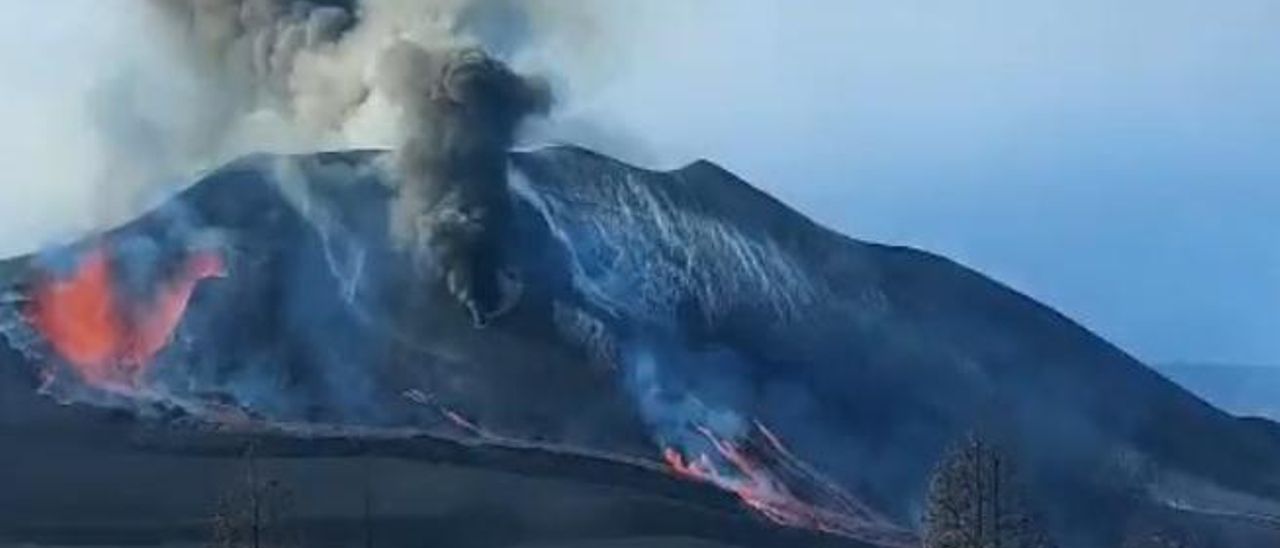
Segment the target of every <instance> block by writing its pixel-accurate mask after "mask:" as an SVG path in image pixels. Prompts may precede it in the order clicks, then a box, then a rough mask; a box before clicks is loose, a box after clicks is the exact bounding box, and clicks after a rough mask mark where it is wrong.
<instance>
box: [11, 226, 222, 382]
mask: <svg viewBox="0 0 1280 548" xmlns="http://www.w3.org/2000/svg"><path fill="white" fill-rule="evenodd" d="M224 274H225V272H224V265H223V262H222V258H221V256H219V255H218V254H216V253H215V252H212V251H202V252H197V253H195V254H194V255H192V256H190V257H188V258H187V259H186V261H185V262H184V263H183V265H182V268H181V269H180V270H179V271H178V273H177V275H175V276H174V277H173V278H171V279H168V280H163V281H161V282H158V283H157V284H156V285H157V287H155V288H154V290H153V291H152V293H151V295H150V296H149V297H148V298H145V299H142V301H141V302H134V301H133V300H131V299H129V298H127V297H124V296H123V294H122V293H121V292H119V291H118V290H117V289H116V285H115V282H114V276H113V272H112V265H111V261H110V258H109V255H108V252H107V248H106V247H105V246H99V247H96V248H94V249H92V250H90V251H89V252H87V253H86V254H85V255H84V256H83V257H81V258H80V260H79V264H77V265H76V267H75V269H74V270H73V271H72V272H71V273H70V274H69V275H62V276H59V275H55V274H53V273H42V275H41V276H40V278H39V279H38V280H37V281H36V284H35V287H34V289H33V291H32V295H31V297H32V299H31V304H30V306H29V307H28V308H27V310H26V315H27V318H28V321H30V323H31V325H32V326H34V327H35V328H36V329H37V330H38V331H39V332H40V333H41V334H42V335H43V336H44V337H45V339H47V340H48V342H49V344H50V346H51V347H52V348H53V350H54V352H56V353H57V354H58V356H59V357H60V358H62V359H63V360H65V361H66V363H67V364H68V365H69V366H71V368H72V369H74V371H75V373H76V374H77V375H78V376H79V377H80V379H81V380H82V381H84V382H86V383H88V384H90V385H93V386H96V387H99V388H104V389H117V390H118V389H128V388H135V387H136V386H137V384H138V382H139V380H140V379H141V378H142V376H143V374H144V373H145V372H146V371H147V367H148V366H149V364H150V363H151V361H152V358H154V357H155V355H156V353H157V352H159V351H160V350H161V349H162V348H164V346H165V345H166V344H167V343H168V341H169V339H170V337H171V336H172V335H173V331H174V329H175V328H177V326H178V322H179V321H180V320H181V319H182V315H183V313H184V312H185V311H186V308H187V301H188V300H189V299H190V297H191V293H192V291H194V290H195V286H196V284H197V283H199V282H200V280H203V279H205V278H210V277H215V276H222V275H224Z"/></svg>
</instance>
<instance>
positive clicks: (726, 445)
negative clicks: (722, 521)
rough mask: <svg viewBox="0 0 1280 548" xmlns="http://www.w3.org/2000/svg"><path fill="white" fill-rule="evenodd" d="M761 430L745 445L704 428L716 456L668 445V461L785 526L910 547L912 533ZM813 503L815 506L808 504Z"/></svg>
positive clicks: (686, 474)
mask: <svg viewBox="0 0 1280 548" xmlns="http://www.w3.org/2000/svg"><path fill="white" fill-rule="evenodd" d="M755 427H756V430H755V431H754V432H753V434H756V435H757V436H756V437H748V438H746V439H744V440H743V441H742V442H740V443H739V442H730V441H726V440H724V439H722V438H720V437H719V436H717V435H716V434H715V433H714V432H712V431H711V430H709V429H707V428H698V429H697V430H698V433H699V434H701V435H702V437H704V438H706V441H707V442H708V443H709V444H710V448H711V450H712V451H713V452H712V453H711V454H707V453H701V454H698V455H697V456H696V457H694V458H692V459H690V458H686V456H685V455H684V454H683V453H681V452H680V451H679V450H677V449H675V448H673V447H666V448H664V449H663V451H662V456H663V460H664V461H666V464H667V467H668V468H669V469H670V470H671V471H672V472H674V473H675V474H677V475H679V476H682V477H686V478H690V479H694V480H697V481H703V482H707V483H710V484H712V485H715V486H717V487H720V488H721V489H725V490H726V491H729V492H731V493H733V494H735V495H736V496H737V497H738V498H739V499H740V500H741V501H742V502H743V504H746V505H747V506H748V507H750V508H752V509H754V510H756V511H758V512H760V513H761V514H762V515H763V516H765V517H766V518H768V519H769V520H771V521H773V522H775V523H777V524H779V525H784V526H789V527H801V528H806V529H814V530H819V531H825V532H828V533H836V534H841V535H845V536H850V537H854V538H860V539H864V540H870V541H875V542H878V543H881V544H882V545H886V546H899V545H901V546H906V545H910V543H911V542H912V538H911V536H910V535H909V534H905V532H902V531H901V530H899V529H898V528H897V527H895V526H893V525H892V524H891V523H889V521H888V520H886V519H884V518H883V517H881V516H879V515H877V514H876V513H875V512H873V511H872V510H870V509H869V508H867V507H865V506H863V505H861V504H859V503H858V502H857V501H855V500H854V499H853V498H852V497H850V496H849V495H847V494H846V493H844V491H843V490H841V489H840V488H839V487H838V486H836V485H835V484H834V483H832V482H830V481H828V480H826V479H824V478H822V477H820V476H818V475H817V474H816V473H815V472H813V471H812V470H810V469H809V468H808V467H807V465H805V464H804V463H802V462H800V461H799V460H797V459H796V458H795V457H794V456H793V455H792V454H791V452H790V451H788V450H787V449H786V448H785V447H784V446H783V445H782V444H781V442H780V441H779V440H778V438H777V436H776V435H774V434H773V432H771V431H769V430H768V429H767V428H765V427H764V425H761V424H758V423H757V424H756V425H755ZM775 468H776V469H775ZM784 474H789V476H788V477H791V476H794V477H793V478H792V479H793V480H795V482H798V483H799V484H804V485H803V486H802V487H803V488H804V490H805V493H806V495H805V496H800V495H798V491H796V490H795V489H794V488H793V487H792V486H791V485H792V484H791V483H789V482H788V481H786V480H784V479H783V475H784ZM795 482H792V483H795ZM810 499H811V500H813V501H814V502H808V500H810ZM819 501H820V502H819Z"/></svg>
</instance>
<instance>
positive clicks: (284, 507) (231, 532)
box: [210, 443, 302, 548]
mask: <svg viewBox="0 0 1280 548" xmlns="http://www.w3.org/2000/svg"><path fill="white" fill-rule="evenodd" d="M243 458H244V461H245V474H244V481H243V482H242V483H236V484H234V485H232V486H231V487H230V488H229V489H228V490H227V491H226V492H225V493H224V494H223V495H222V497H221V500H219V502H218V507H217V510H216V512H215V514H214V516H213V542H212V544H211V547H210V548H300V547H301V545H302V543H301V539H300V538H299V537H298V535H297V534H296V533H295V532H293V531H289V530H288V529H287V528H286V527H285V524H286V522H287V520H288V519H289V517H290V513H291V512H292V509H293V494H292V493H291V492H290V491H289V490H288V489H287V488H286V487H285V486H284V485H283V484H282V483H281V482H280V481H278V480H275V479H268V480H264V479H263V477H262V474H261V471H260V470H259V463H258V458H257V445H256V444H254V443H251V444H250V445H249V446H248V447H247V448H246V450H245V454H244V457H243Z"/></svg>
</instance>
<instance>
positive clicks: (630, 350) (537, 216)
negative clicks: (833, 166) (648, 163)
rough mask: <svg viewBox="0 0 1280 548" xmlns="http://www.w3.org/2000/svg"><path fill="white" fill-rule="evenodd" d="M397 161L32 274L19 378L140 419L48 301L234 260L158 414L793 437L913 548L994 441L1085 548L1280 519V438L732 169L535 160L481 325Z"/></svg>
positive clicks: (789, 443) (673, 440)
mask: <svg viewBox="0 0 1280 548" xmlns="http://www.w3.org/2000/svg"><path fill="white" fill-rule="evenodd" d="M382 158H383V155H382V153H379V152H345V153H327V154H319V155H314V156H301V157H268V156H260V157H251V158H246V159H244V160H241V161H238V162H236V163H233V164H231V165H229V166H227V167H225V168H223V169H220V170H218V171H215V172H213V173H211V174H209V175H208V176H207V177H205V178H204V179H202V180H201V181H199V182H198V183H196V184H195V185H193V186H192V187H190V188H188V189H187V190H185V191H183V192H182V193H180V194H178V195H177V196H175V197H174V198H173V199H172V200H170V201H169V202H167V203H166V204H165V205H164V206H162V207H160V208H158V209H157V210H155V211H153V212H152V213H150V214H148V215H146V216H144V217H142V218H140V219H138V220H137V221H135V222H133V223H130V224H129V225H126V226H123V227H120V228H119V229H116V230H114V231H111V232H109V233H107V234H105V235H103V236H102V237H100V238H95V239H92V240H88V241H86V242H84V243H82V244H77V245H76V246H71V247H69V248H67V249H63V250H54V251H51V252H49V253H46V254H44V255H42V256H40V257H33V258H19V259H15V260H13V261H11V262H9V263H8V264H6V265H4V266H3V271H4V272H5V273H6V274H5V275H6V277H7V280H8V282H7V286H8V289H7V290H5V291H4V293H5V294H6V295H10V296H11V297H10V298H9V300H8V301H6V302H8V303H9V304H8V305H7V308H4V310H0V312H2V313H0V324H2V325H4V326H5V328H4V331H5V333H6V335H8V340H9V341H10V343H11V346H13V347H14V348H13V350H21V351H22V357H21V358H18V357H14V358H13V360H14V361H20V362H23V363H26V364H27V365H28V366H30V367H37V366H38V367H42V368H44V370H45V371H46V374H48V373H47V372H49V371H52V372H53V373H52V377H53V382H52V383H50V385H49V386H48V387H47V388H46V391H47V392H50V393H51V394H53V395H54V396H55V397H60V398H62V399H70V400H74V401H82V402H83V401H92V402H97V403H105V404H108V405H113V406H116V407H125V408H128V409H132V410H135V411H136V410H138V407H137V406H138V405H139V404H138V403H137V402H136V401H134V400H137V399H139V398H131V397H122V396H119V395H117V396H111V397H104V396H102V395H101V394H95V393H94V391H92V390H88V391H86V390H84V389H83V387H79V386H77V383H76V382H75V375H74V374H73V373H72V372H71V371H70V369H68V368H67V365H68V364H66V363H63V362H64V360H60V359H59V357H58V356H57V355H56V353H55V352H51V349H50V347H49V345H48V344H47V342H46V341H42V337H41V334H40V333H38V332H36V330H34V329H33V328H32V327H31V326H30V325H28V324H29V322H26V321H25V320H24V317H23V313H22V310H23V309H22V306H23V303H24V302H25V300H24V299H27V298H29V296H30V294H31V290H30V287H31V286H32V284H36V283H39V282H38V280H39V279H40V275H41V273H43V272H47V271H48V270H50V268H51V267H49V266H47V265H49V264H51V263H56V262H57V259H58V257H62V256H66V255H69V256H71V257H72V259H71V262H72V263H74V262H75V261H74V257H76V256H83V254H84V253H85V251H84V250H85V249H87V248H89V247H91V246H98V247H105V248H106V249H108V250H109V252H110V255H111V258H112V259H111V260H112V264H113V265H114V268H115V270H114V271H116V272H120V273H121V274H120V276H119V278H120V281H118V282H117V283H118V284H120V285H121V286H123V287H124V289H121V292H122V294H129V293H128V291H127V290H128V288H129V287H135V286H136V288H137V289H136V290H135V291H136V292H137V293H138V294H140V295H145V294H146V293H147V291H148V288H150V287H154V286H155V285H156V281H155V280H164V279H167V277H169V276H171V275H172V272H174V271H175V269H177V268H178V267H177V266H175V265H179V264H181V262H182V260H183V259H184V257H187V256H189V255H190V254H191V253H192V252H193V250H201V249H214V250H217V252H218V253H220V254H221V256H222V257H223V260H224V261H226V263H227V275H226V277H224V278H218V279H209V280H205V281H202V282H201V283H200V284H199V285H198V286H197V287H196V289H195V292H194V294H193V295H192V298H191V301H190V305H189V306H188V309H187V311H186V314H185V315H184V317H183V320H182V323H181V325H180V326H179V327H178V330H177V332H176V334H175V337H174V340H173V342H172V343H171V344H169V345H168V346H167V347H166V348H165V349H164V350H163V351H162V352H161V353H160V354H159V355H157V356H156V358H155V361H154V363H152V364H151V366H150V368H149V370H148V373H147V375H146V377H145V379H144V380H143V384H144V386H145V388H146V389H145V390H143V391H142V392H144V393H145V394H146V397H145V398H141V399H145V400H146V402H147V404H146V405H147V407H146V410H145V411H146V413H147V414H150V416H161V417H167V416H171V415H172V414H173V413H175V412H176V413H178V414H183V413H188V414H192V415H194V416H198V417H200V418H201V419H207V418H208V415H209V413H210V409H215V408H216V409H232V410H235V412H236V413H240V414H243V415H245V416H248V417H254V418H260V419H263V420H268V421H274V422H288V423H294V424H298V423H303V424H342V425H348V426H353V427H378V428H397V427H408V428H413V429H416V430H417V431H422V432H433V433H440V432H444V433H450V432H451V433H453V434H459V433H460V434H464V435H466V434H470V435H479V436H481V437H488V438H492V439H502V440H517V441H519V442H530V443H533V444H535V445H538V446H546V447H572V448H576V449H579V450H584V451H589V452H592V453H601V454H608V455H614V456H617V457H619V458H624V459H648V460H655V461H656V460H658V459H659V457H660V455H661V450H662V449H663V448H668V449H671V448H674V449H675V450H676V451H678V452H679V453H680V454H683V455H684V456H685V457H686V458H690V459H693V458H694V457H695V456H696V455H697V454H698V453H699V452H701V453H707V454H710V455H711V457H712V460H713V462H714V464H715V465H716V466H718V467H723V466H725V462H724V460H725V459H724V458H723V457H718V456H716V455H715V453H714V449H715V447H714V443H712V442H709V441H708V439H706V438H704V437H703V435H702V434H703V433H704V432H709V433H710V434H713V435H714V436H715V437H718V438H720V439H723V440H727V441H728V442H729V443H730V444H731V445H734V446H737V445H738V444H745V443H746V440H747V439H748V438H749V437H751V436H752V435H756V437H757V438H759V437H760V436H759V435H758V434H759V433H761V432H765V433H768V434H776V436H777V437H778V438H779V439H780V440H781V441H782V443H784V444H785V447H786V451H788V452H790V453H792V454H794V455H796V456H797V457H798V458H799V459H800V460H802V461H804V462H805V463H807V467H806V468H805V469H809V468H812V469H815V470H816V471H817V472H818V473H817V474H812V475H808V476H804V477H799V476H797V477H788V476H781V477H782V480H783V481H784V483H786V484H787V486H788V488H789V489H790V490H791V491H792V492H793V493H794V494H796V495H797V497H799V498H801V499H804V500H805V501H806V502H811V503H813V504H815V505H817V506H818V507H821V508H826V509H834V510H835V511H837V512H841V513H843V514H845V515H849V516H854V518H855V519H856V520H861V522H863V523H865V524H866V525H867V527H868V528H869V530H880V529H877V528H882V529H883V530H884V531H886V532H887V533H886V534H890V536H892V529H893V526H892V525H891V523H892V524H897V526H899V527H905V528H915V527H917V525H918V520H919V513H920V512H921V503H922V500H923V496H924V490H925V487H926V485H927V481H928V475H929V472H930V470H931V468H932V467H933V465H934V464H935V462H936V461H937V460H938V458H939V456H940V455H941V454H942V452H943V450H944V449H945V447H946V446H947V445H948V444H949V443H951V442H953V441H954V440H956V439H957V438H958V437H960V436H961V435H963V434H965V433H966V432H969V431H980V432H982V433H984V435H986V436H989V437H991V438H993V439H995V440H996V441H999V442H1000V443H1002V444H1004V445H1005V446H1006V447H1007V449H1008V450H1009V451H1010V453H1011V454H1013V455H1015V457H1016V460H1017V462H1018V464H1019V468H1020V469H1021V470H1022V471H1023V473H1024V476H1025V477H1026V479H1027V481H1028V483H1029V485H1030V487H1031V490H1032V497H1031V498H1032V499H1033V500H1034V501H1036V503H1037V504H1038V506H1039V507H1040V509H1041V510H1042V512H1043V513H1044V514H1045V516H1046V517H1047V519H1048V522H1049V523H1050V524H1051V525H1052V529H1053V531H1054V533H1055V535H1056V536H1057V537H1058V539H1059V541H1060V542H1061V543H1063V544H1066V545H1068V546H1100V545H1109V544H1111V543H1113V542H1114V541H1115V539H1116V538H1117V537H1118V536H1119V535H1122V534H1124V531H1125V530H1126V529H1127V528H1128V527H1129V525H1128V521H1129V518H1130V516H1136V515H1138V514H1139V513H1141V514H1142V515H1144V516H1147V515H1165V514H1166V513H1167V514H1170V515H1172V512H1173V510H1172V509H1173V508H1174V507H1176V510H1177V511H1181V512H1191V513H1193V514H1195V515H1197V516H1200V517H1199V518H1197V519H1201V518H1202V519H1204V520H1209V521H1212V520H1213V519H1214V518H1213V517H1214V516H1232V517H1231V518H1230V519H1237V520H1240V519H1243V520H1253V521H1250V523H1254V522H1255V521H1257V519H1255V518H1258V517H1259V516H1265V515H1268V514H1270V515H1276V514H1277V513H1280V440H1278V439H1277V437H1276V436H1274V435H1269V434H1268V433H1267V432H1268V431H1267V430H1265V429H1260V428H1257V427H1256V425H1252V424H1250V423H1247V422H1242V421H1239V420H1237V419H1234V418H1232V417H1230V416H1229V415H1227V414H1225V413H1222V412H1221V411H1218V410H1217V409H1214V408H1213V407H1210V406H1209V405H1207V404H1204V403H1202V402H1201V401H1199V400H1198V399H1196V398H1194V397H1193V396H1191V395H1190V394H1188V393H1187V392H1186V391H1184V390H1182V389H1181V388H1179V387H1177V386H1176V385H1174V384H1172V383H1170V382H1168V381H1166V380H1165V379H1163V378H1162V377H1160V376H1159V375H1157V374H1155V373H1153V372H1152V371H1150V370H1149V369H1147V368H1146V367H1145V366H1144V365H1143V364H1141V363H1139V362H1138V361H1136V360H1134V359H1133V358H1132V357H1130V356H1128V355H1127V354H1125V353H1124V352H1123V351H1121V350H1119V349H1117V348H1115V347H1114V346H1112V345H1110V344H1108V343H1107V342H1106V341H1104V340H1102V339H1100V338H1098V337H1097V336H1095V335H1093V334H1091V333H1090V332H1088V331H1087V330H1086V329H1084V328H1082V327H1080V326H1079V325H1076V324H1075V323H1073V322H1072V321H1070V320H1069V319H1068V318H1065V317H1063V316H1062V315H1060V314H1058V313H1056V312H1055V311H1053V310H1051V309H1049V308H1047V307H1045V306H1043V305H1041V304H1039V303H1036V302H1035V301H1033V300H1031V299H1029V298H1027V297H1025V296H1023V295H1020V294H1018V293H1016V292H1014V291H1012V290H1010V289H1009V288H1007V287H1004V286H1002V285H1000V284H998V283H996V282H993V281H991V280H990V279H987V278H985V277H983V276H982V275H980V274H978V273H976V272H973V271H971V270H969V269H966V268H964V267H962V266H960V265H957V264H955V263H953V262H951V261H948V260H946V259H944V258H941V257H938V256H935V255H930V254H927V253H923V252H920V251H916V250H912V249H907V248H899V247H886V246H880V245H875V244H869V243H864V242H860V241H856V240H852V239H849V238H847V237H844V236H841V235H839V234H837V233H834V232H832V231H829V230H827V229H825V228H822V227H820V226H818V225H816V224H814V223H812V222H810V221H809V220H807V219H805V218H804V217H803V216H801V215H799V214H798V213H796V212H794V211H792V210H790V209H789V208H787V207H786V206H784V205H783V204H781V203H779V202H777V201H776V200H774V199H772V198H770V197H769V196H767V195H766V194H764V193H762V192H760V191H759V190H757V189H755V188H753V187H751V186H750V185H748V184H747V183H745V182H743V181H741V180H739V179H737V178H736V177H734V176H733V175H732V174H730V173H728V172H726V171H724V170H723V169H721V168H719V167H717V166H714V165H712V164H710V163H706V162H698V163H694V164H691V165H689V166H687V167H685V168H682V169H679V170H676V171H672V172H654V171H648V170H643V169H639V168H635V167H632V166H629V165H626V164H623V163H620V162H617V161H615V160H612V159H609V158H606V157H602V156H599V155H596V154H594V153H591V152H588V151H585V150H581V149H576V148H549V149H542V150H537V151H532V152H519V153H514V154H513V155H512V158H511V162H512V176H513V192H512V195H513V198H512V199H513V206H514V208H513V209H514V211H515V218H514V219H513V222H511V223H509V225H510V227H511V229H510V230H511V233H510V234H509V235H508V237H507V238H506V239H505V241H506V242H507V244H506V245H507V246H508V250H507V255H508V256H509V257H511V261H512V263H513V264H512V265H510V266H511V267H512V268H513V270H514V271H516V272H518V273H519V283H520V287H521V293H520V294H521V300H520V301H519V303H518V305H517V306H516V307H515V308H514V309H513V310H511V312H510V313H509V314H507V315H505V316H503V317H501V318H499V319H498V321H497V322H496V323H495V324H494V325H492V326H490V327H488V328H485V329H476V328H475V327H474V326H472V324H471V322H470V320H469V318H468V315H467V313H466V311H465V310H463V309H462V307H460V306H459V305H458V304H457V303H456V302H454V301H453V300H452V299H451V298H450V297H449V296H448V294H447V292H446V291H444V290H443V289H442V288H441V287H440V284H439V283H437V282H436V281H435V277H434V276H433V275H432V273H431V272H429V271H419V270H417V269H415V268H414V267H413V266H411V261H409V260H408V259H406V257H405V253H404V252H403V251H402V250H398V249H396V248H395V246H393V245H392V244H391V242H390V240H389V238H388V237H387V219H386V215H387V207H388V204H389V203H390V201H391V200H394V196H395V191H394V184H389V183H393V182H394V181H393V177H391V176H390V175H388V173H387V172H386V171H385V170H384V169H383V167H382V166H383V165H384V164H385V162H384V161H383V159H382ZM50 257H53V258H50ZM64 262H65V261H64ZM14 356H17V354H14ZM157 406H158V407H160V408H164V409H168V410H167V411H164V410H162V411H157V410H156V408H157ZM175 409H176V410H177V411H174V410H175ZM15 413H18V412H15ZM19 415H20V414H19ZM19 415H14V416H19ZM458 419H462V420H461V421H460V420H458ZM8 422H10V423H14V422H21V421H14V420H10V421H8ZM474 428H478V429H479V430H480V431H481V434H476V432H474V431H470V432H468V430H469V429H474ZM753 433H756V434H753ZM737 479H742V478H737ZM828 480H829V482H830V483H833V484H835V485H837V486H838V487H839V490H840V491H842V492H843V494H847V495H848V496H849V497H850V499H853V500H855V501H856V502H849V503H843V502H841V501H842V500H844V499H842V498H841V497H840V496H836V495H833V494H832V493H833V492H832V491H831V490H829V489H828V490H824V489H825V487H824V486H826V485H828V483H826V482H827V481H828ZM1153 508H1154V509H1157V510H1159V509H1169V510H1170V511H1169V512H1166V513H1161V512H1154V511H1151V509H1153ZM1169 519H1175V518H1169ZM1263 522H1265V520H1263ZM1260 527H1261V528H1262V529H1263V530H1266V529H1267V527H1266V526H1265V525H1264V526H1260ZM872 536H874V535H872Z"/></svg>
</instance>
